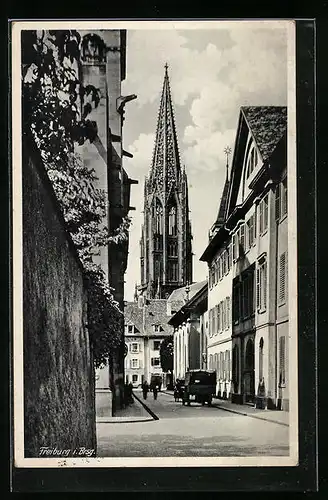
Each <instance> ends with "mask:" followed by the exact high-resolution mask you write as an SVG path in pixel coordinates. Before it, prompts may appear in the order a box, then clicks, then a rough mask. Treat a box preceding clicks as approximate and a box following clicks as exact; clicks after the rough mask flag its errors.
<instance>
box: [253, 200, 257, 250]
mask: <svg viewBox="0 0 328 500" xmlns="http://www.w3.org/2000/svg"><path fill="white" fill-rule="evenodd" d="M253 217H254V218H253V223H254V229H253V243H254V241H255V239H256V231H257V207H256V206H255V212H254V215H253Z"/></svg>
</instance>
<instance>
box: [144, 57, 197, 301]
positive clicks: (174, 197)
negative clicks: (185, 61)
mask: <svg viewBox="0 0 328 500" xmlns="http://www.w3.org/2000/svg"><path fill="white" fill-rule="evenodd" d="M191 240H192V234H191V224H190V220H189V202H188V181H187V174H186V172H185V169H184V168H181V165H180V157H179V150H178V139H177V133H176V128H175V121H174V113H173V105H172V99H171V91H170V83H169V77H168V70H167V65H166V66H165V76H164V83H163V89H162V96H161V101H160V107H159V115H158V122H157V130H156V139H155V147H154V154H153V160H152V166H151V169H150V172H149V175H148V177H147V178H146V179H145V186H144V223H143V226H142V234H141V239H140V267H141V285H140V287H139V291H140V292H141V294H143V295H145V296H147V297H148V298H155V297H156V298H158V299H165V298H168V296H169V295H170V294H171V292H172V291H173V290H174V289H176V288H179V287H181V286H185V285H186V284H187V283H192V249H191Z"/></svg>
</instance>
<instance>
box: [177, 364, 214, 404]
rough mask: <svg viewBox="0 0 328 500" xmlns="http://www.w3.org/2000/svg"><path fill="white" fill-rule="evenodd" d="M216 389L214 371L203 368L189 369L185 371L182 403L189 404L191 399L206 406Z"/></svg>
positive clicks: (210, 402)
mask: <svg viewBox="0 0 328 500" xmlns="http://www.w3.org/2000/svg"><path fill="white" fill-rule="evenodd" d="M215 391H216V372H215V371H205V370H190V371H188V372H187V373H186V377H185V385H184V391H183V396H182V404H183V405H185V404H186V403H187V405H190V402H191V401H195V402H196V403H201V404H202V405H205V403H207V404H208V406H211V404H212V398H213V396H215Z"/></svg>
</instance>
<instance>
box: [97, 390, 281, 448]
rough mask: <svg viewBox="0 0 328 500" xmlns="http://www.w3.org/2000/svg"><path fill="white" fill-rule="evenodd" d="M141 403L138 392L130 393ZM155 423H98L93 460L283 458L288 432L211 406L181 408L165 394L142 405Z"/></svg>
mask: <svg viewBox="0 0 328 500" xmlns="http://www.w3.org/2000/svg"><path fill="white" fill-rule="evenodd" d="M136 395H137V397H138V398H139V397H140V399H141V398H142V394H141V392H136ZM144 402H145V403H146V405H147V406H148V408H149V409H150V410H151V411H152V412H154V414H156V416H157V417H158V418H159V420H153V421H149V422H131V423H120V424H114V423H98V425H97V441H98V456H101V457H151V456H154V457H155V456H156V457H161V456H162V457H168V456H175V457H178V456H194V457H211V456H218V457H219V456H221V457H222V456H227V457H228V456H230V457H231V456H287V455H288V453H289V448H288V444H287V443H288V432H289V429H288V426H287V425H281V424H279V423H274V422H270V421H265V420H260V419H257V418H253V417H252V416H246V415H241V414H234V413H230V412H228V411H225V410H222V409H219V408H217V407H216V406H213V407H208V406H201V405H199V404H196V403H191V406H183V405H182V403H181V401H179V402H175V401H174V398H173V397H172V396H171V394H166V393H159V395H158V399H157V400H156V401H154V399H153V395H152V393H150V394H148V398H147V400H146V401H144Z"/></svg>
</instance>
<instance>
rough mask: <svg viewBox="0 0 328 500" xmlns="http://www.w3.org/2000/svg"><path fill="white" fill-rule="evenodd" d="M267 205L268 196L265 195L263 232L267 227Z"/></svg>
mask: <svg viewBox="0 0 328 500" xmlns="http://www.w3.org/2000/svg"><path fill="white" fill-rule="evenodd" d="M268 203H269V196H268V195H266V196H265V198H264V228H263V229H264V231H265V230H266V229H267V227H268Z"/></svg>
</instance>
